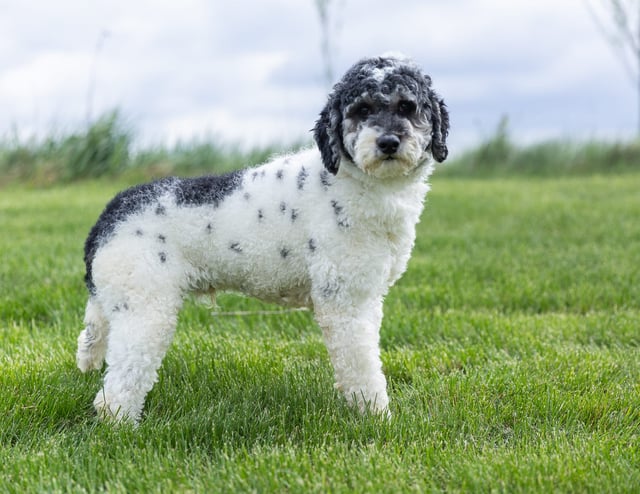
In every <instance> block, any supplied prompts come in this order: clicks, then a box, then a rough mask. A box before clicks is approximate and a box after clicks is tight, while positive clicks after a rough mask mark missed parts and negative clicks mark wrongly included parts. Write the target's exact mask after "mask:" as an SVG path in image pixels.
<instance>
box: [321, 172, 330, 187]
mask: <svg viewBox="0 0 640 494" xmlns="http://www.w3.org/2000/svg"><path fill="white" fill-rule="evenodd" d="M320 183H321V184H322V187H324V190H327V189H328V188H329V187H331V175H330V174H329V172H328V171H327V170H322V171H321V172H320Z"/></svg>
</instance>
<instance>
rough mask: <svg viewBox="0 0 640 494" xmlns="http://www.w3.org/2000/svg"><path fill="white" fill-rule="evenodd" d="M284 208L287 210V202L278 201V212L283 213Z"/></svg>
mask: <svg viewBox="0 0 640 494" xmlns="http://www.w3.org/2000/svg"><path fill="white" fill-rule="evenodd" d="M286 210H287V203H286V202H281V203H280V212H281V213H282V214H284V213H285V211H286Z"/></svg>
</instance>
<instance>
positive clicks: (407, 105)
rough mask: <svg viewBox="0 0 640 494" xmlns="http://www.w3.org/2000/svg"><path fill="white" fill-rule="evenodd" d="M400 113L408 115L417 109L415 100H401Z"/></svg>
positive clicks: (404, 115)
mask: <svg viewBox="0 0 640 494" xmlns="http://www.w3.org/2000/svg"><path fill="white" fill-rule="evenodd" d="M397 111H398V115H400V116H402V117H408V116H410V115H413V114H414V113H415V111H416V104H415V103H414V102H413V101H401V102H400V103H398V110H397Z"/></svg>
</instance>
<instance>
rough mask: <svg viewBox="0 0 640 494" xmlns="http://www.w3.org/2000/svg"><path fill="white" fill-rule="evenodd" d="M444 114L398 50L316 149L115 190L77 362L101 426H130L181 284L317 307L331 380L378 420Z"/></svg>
mask: <svg viewBox="0 0 640 494" xmlns="http://www.w3.org/2000/svg"><path fill="white" fill-rule="evenodd" d="M448 130H449V116H448V113H447V110H446V107H445V105H444V102H443V101H442V99H441V98H440V97H439V96H438V95H437V94H436V93H435V92H434V91H433V89H432V87H431V79H430V77H428V76H426V75H424V74H423V73H422V72H421V70H420V69H419V68H418V66H417V65H416V64H415V63H414V62H412V61H411V60H409V59H407V58H405V57H403V56H382V57H376V58H367V59H363V60H361V61H359V62H358V63H356V64H355V65H354V66H353V67H352V68H351V69H350V70H349V71H348V72H347V73H346V74H345V76H344V77H343V78H342V80H341V81H340V82H338V83H337V84H336V85H335V87H334V89H333V91H332V93H331V94H330V96H329V99H328V102H327V104H326V106H325V108H324V109H323V110H322V112H321V113H320V118H319V119H318V121H317V123H316V126H315V129H314V137H315V141H316V143H317V148H316V147H313V148H312V149H308V150H305V151H302V152H300V153H296V154H292V155H289V156H281V157H277V158H274V159H273V160H272V161H269V162H267V163H265V164H263V165H261V166H257V167H255V168H248V169H245V170H240V171H237V172H233V173H230V174H227V175H222V176H207V177H200V178H189V179H179V178H166V179H162V180H159V181H156V182H152V183H149V184H145V185H140V186H137V187H133V188H131V189H128V190H125V191H124V192H121V193H120V194H118V195H117V196H116V197H115V198H114V199H113V200H112V201H111V202H110V203H109V204H108V205H107V207H106V209H105V210H104V212H103V213H102V215H101V216H100V218H99V219H98V222H97V223H96V224H95V226H94V227H93V229H92V230H91V232H90V234H89V237H88V238H87V241H86V245H85V262H86V278H85V280H86V284H87V287H88V289H89V293H90V296H89V301H88V303H87V308H86V313H85V324H86V328H85V329H84V331H82V333H80V336H79V338H78V354H77V362H78V367H79V368H80V369H81V370H82V371H87V370H90V369H100V368H101V367H102V365H103V362H104V360H105V358H106V362H107V365H108V367H107V371H106V375H105V378H104V387H103V389H102V390H100V392H98V395H97V397H96V399H95V402H94V405H95V407H96V409H97V410H98V413H99V415H100V416H102V417H111V418H115V419H118V420H130V421H133V422H137V421H138V420H139V418H140V415H141V413H142V409H143V406H144V400H145V396H146V394H147V393H148V392H149V390H150V389H151V388H152V386H153V384H154V383H155V381H156V379H157V370H158V368H159V367H160V364H161V362H162V359H163V357H164V355H165V353H166V351H167V348H168V347H169V344H170V343H171V340H172V337H173V334H174V331H175V327H176V318H177V314H178V311H179V310H180V307H181V304H182V300H183V297H184V296H185V294H186V293H187V292H190V291H200V292H203V291H214V290H233V291H240V292H243V293H245V294H247V295H250V296H253V297H257V298H259V299H262V300H266V301H272V302H279V303H282V304H284V305H288V306H306V307H309V308H312V309H313V311H314V314H315V319H316V321H317V322H318V324H319V325H320V327H321V328H322V332H323V335H324V340H325V343H326V346H327V349H328V352H329V355H330V357H331V362H332V363H333V367H334V371H335V379H336V387H337V388H338V389H340V390H341V391H342V392H343V393H344V395H345V397H346V399H347V400H348V401H349V402H350V403H353V404H355V405H356V406H357V407H358V408H359V409H360V410H362V411H365V410H372V411H375V412H382V413H387V407H388V403H389V399H388V396H387V391H386V379H385V376H384V374H383V373H382V365H381V361H380V349H379V330H380V323H381V320H382V302H383V298H384V296H385V294H386V293H387V291H388V289H389V287H390V286H392V285H393V284H394V283H395V281H396V280H397V279H398V278H399V277H400V276H401V275H402V273H403V272H404V270H405V269H406V266H407V261H408V260H409V256H410V254H411V249H412V248H413V244H414V240H415V227H416V224H417V222H418V220H419V218H420V213H421V211H422V208H423V200H424V198H425V195H426V193H427V191H428V189H429V186H428V184H427V182H426V179H427V178H428V176H429V175H430V174H431V171H432V165H433V161H434V160H435V161H438V162H441V161H443V160H444V159H445V158H446V157H447V146H446V138H447V133H448Z"/></svg>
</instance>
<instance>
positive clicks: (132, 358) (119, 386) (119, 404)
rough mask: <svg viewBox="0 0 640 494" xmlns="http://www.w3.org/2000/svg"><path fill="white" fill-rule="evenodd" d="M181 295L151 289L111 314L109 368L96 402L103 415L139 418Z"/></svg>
mask: <svg viewBox="0 0 640 494" xmlns="http://www.w3.org/2000/svg"><path fill="white" fill-rule="evenodd" d="M181 302H182V300H181V297H180V296H179V295H176V296H175V297H173V296H168V295H166V294H165V295H162V294H159V293H157V292H156V293H148V292H147V294H145V295H144V296H142V297H140V298H139V299H138V300H137V301H129V302H128V304H127V305H126V307H120V308H119V310H117V311H112V312H111V313H110V314H109V320H110V333H109V342H108V346H107V353H106V360H107V371H106V374H105V377H104V386H103V388H102V389H101V390H100V391H99V392H98V394H97V396H96V398H95V400H94V406H95V408H96V411H97V412H98V415H99V416H100V418H106V419H115V420H128V421H132V422H134V423H135V422H137V421H138V420H139V418H140V415H141V413H142V409H143V407H144V401H145V397H146V395H147V393H148V392H149V391H150V390H151V388H152V387H153V385H154V384H155V382H156V380H157V371H158V369H159V367H160V364H161V363H162V359H163V358H164V356H165V354H166V352H167V349H168V348H169V345H170V343H171V341H172V339H173V334H174V332H175V327H176V322H177V314H178V310H179V308H180V305H181Z"/></svg>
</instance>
